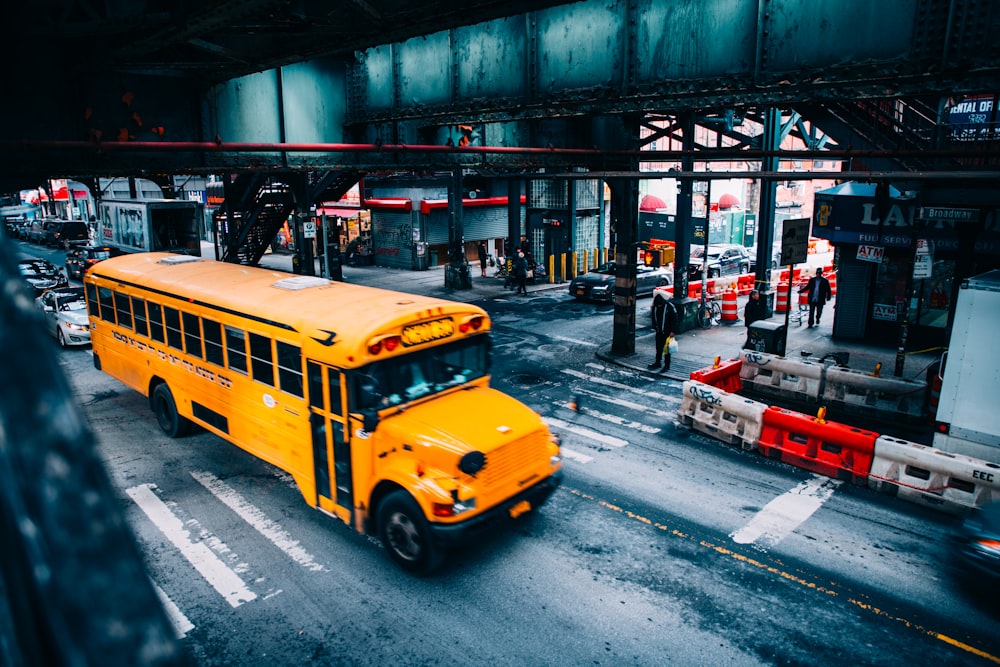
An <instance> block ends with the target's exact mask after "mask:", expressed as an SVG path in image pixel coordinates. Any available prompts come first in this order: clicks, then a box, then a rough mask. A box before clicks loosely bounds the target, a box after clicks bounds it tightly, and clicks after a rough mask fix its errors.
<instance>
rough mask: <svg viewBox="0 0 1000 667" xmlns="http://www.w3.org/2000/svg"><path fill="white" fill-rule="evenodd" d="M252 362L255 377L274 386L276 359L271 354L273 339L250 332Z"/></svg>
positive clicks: (258, 380)
mask: <svg viewBox="0 0 1000 667" xmlns="http://www.w3.org/2000/svg"><path fill="white" fill-rule="evenodd" d="M250 363H251V365H252V366H253V379H254V380H256V381H257V382H263V383H264V384H266V385H270V386H272V387H273V386H274V359H273V357H272V356H271V339H270V338H268V337H267V336H261V335H260V334H255V333H253V332H250Z"/></svg>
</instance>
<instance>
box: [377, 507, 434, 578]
mask: <svg viewBox="0 0 1000 667" xmlns="http://www.w3.org/2000/svg"><path fill="white" fill-rule="evenodd" d="M378 527H379V538H380V539H381V540H382V545H383V546H384V547H385V549H386V551H388V552H389V556H390V557H391V558H392V559H393V560H394V561H395V562H396V564H397V565H399V567H400V568H402V569H403V570H405V571H407V572H409V573H411V574H416V575H425V574H429V573H431V572H433V571H434V570H435V569H436V568H437V567H438V566H439V565H440V564H441V561H442V560H443V552H442V550H441V548H440V547H438V546H437V545H436V544H434V542H433V540H432V539H431V531H430V527H429V526H428V525H427V520H426V519H425V518H424V515H423V512H421V510H420V506H419V505H418V504H417V501H415V500H414V499H413V497H412V496H410V494H409V493H407V492H406V491H402V490H400V491H393V492H392V493H390V494H389V495H388V496H386V497H385V499H384V500H383V501H382V503H381V504H380V505H379V508H378Z"/></svg>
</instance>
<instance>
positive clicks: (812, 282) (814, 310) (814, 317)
mask: <svg viewBox="0 0 1000 667" xmlns="http://www.w3.org/2000/svg"><path fill="white" fill-rule="evenodd" d="M799 294H807V295H808V296H809V326H810V327H812V326H817V327H818V326H819V319H820V318H821V317H823V304H825V303H826V302H827V301H829V300H830V298H831V297H832V296H833V290H832V289H830V281H829V280H827V279H826V276H824V275H823V269H821V268H819V267H817V268H816V275H815V276H813V277H812V278H810V279H809V282H808V283H806V286H805V287H803V288H802V289H801V290H799ZM814 322H815V324H813V323H814Z"/></svg>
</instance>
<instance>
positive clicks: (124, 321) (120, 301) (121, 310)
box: [115, 292, 132, 329]
mask: <svg viewBox="0 0 1000 667" xmlns="http://www.w3.org/2000/svg"><path fill="white" fill-rule="evenodd" d="M115 310H116V311H117V312H118V326H120V327H125V328H126V329H131V328H132V311H131V310H130V309H129V303H128V295H126V294H122V293H121V292H115Z"/></svg>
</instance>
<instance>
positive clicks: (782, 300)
mask: <svg viewBox="0 0 1000 667" xmlns="http://www.w3.org/2000/svg"><path fill="white" fill-rule="evenodd" d="M787 310H788V283H778V293H777V295H775V298H774V312H776V313H784V312H786V311H787Z"/></svg>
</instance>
